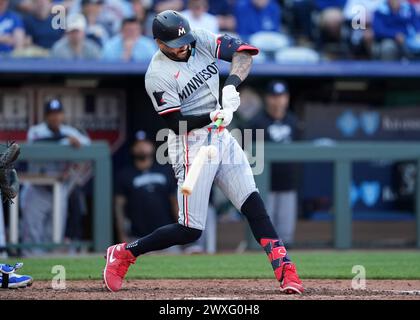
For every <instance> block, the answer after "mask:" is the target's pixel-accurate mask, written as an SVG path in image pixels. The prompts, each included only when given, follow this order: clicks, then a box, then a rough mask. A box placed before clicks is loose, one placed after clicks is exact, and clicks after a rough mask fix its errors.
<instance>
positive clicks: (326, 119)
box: [304, 104, 420, 141]
mask: <svg viewBox="0 0 420 320" xmlns="http://www.w3.org/2000/svg"><path fill="white" fill-rule="evenodd" d="M304 120H305V124H306V130H305V138H306V139H316V138H321V137H328V138H332V139H336V140H378V141H380V140H382V141H384V140H418V139H420V108H419V107H415V106H413V107H400V108H397V107H394V108H389V109H388V108H385V109H384V108H382V109H379V108H372V107H369V106H364V105H351V104H350V105H345V104H340V105H339V106H325V105H319V104H308V105H306V107H305V119H304Z"/></svg>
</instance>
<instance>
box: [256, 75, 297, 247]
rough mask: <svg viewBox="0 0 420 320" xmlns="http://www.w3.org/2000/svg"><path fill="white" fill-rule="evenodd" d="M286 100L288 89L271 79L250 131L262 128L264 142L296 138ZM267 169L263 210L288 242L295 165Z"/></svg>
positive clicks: (294, 202)
mask: <svg viewBox="0 0 420 320" xmlns="http://www.w3.org/2000/svg"><path fill="white" fill-rule="evenodd" d="M289 99H290V97H289V90H288V87H287V84H286V83H285V82H282V81H273V82H271V83H270V84H269V85H268V87H267V91H266V95H265V109H264V110H262V111H261V112H260V113H259V114H258V115H257V116H256V117H255V119H254V120H253V121H251V123H250V128H251V129H253V130H256V129H264V140H265V141H266V142H273V143H290V142H292V141H294V140H296V139H297V138H298V122H297V119H296V118H295V116H294V115H293V114H292V113H291V112H290V111H288V108H289ZM254 136H255V134H254ZM271 172H272V174H271V191H270V194H269V197H268V202H267V211H268V213H269V215H270V216H271V219H272V221H273V224H274V226H275V228H276V230H277V232H278V233H279V236H280V237H281V238H282V239H283V241H284V242H285V243H287V244H288V245H291V244H293V240H294V233H295V227H296V219H297V191H296V188H297V186H296V165H295V164H293V163H273V164H272V168H271Z"/></svg>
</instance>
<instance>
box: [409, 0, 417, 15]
mask: <svg viewBox="0 0 420 320" xmlns="http://www.w3.org/2000/svg"><path fill="white" fill-rule="evenodd" d="M408 2H410V3H411V4H412V5H413V7H414V9H416V12H417V14H419V13H420V0H409V1H408Z"/></svg>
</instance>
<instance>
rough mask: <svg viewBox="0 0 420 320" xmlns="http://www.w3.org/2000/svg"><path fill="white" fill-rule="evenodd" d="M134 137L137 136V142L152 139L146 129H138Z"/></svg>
mask: <svg viewBox="0 0 420 320" xmlns="http://www.w3.org/2000/svg"><path fill="white" fill-rule="evenodd" d="M134 138H135V142H137V141H150V139H149V135H148V134H147V133H146V131H143V130H139V131H137V132H136V134H135V136H134Z"/></svg>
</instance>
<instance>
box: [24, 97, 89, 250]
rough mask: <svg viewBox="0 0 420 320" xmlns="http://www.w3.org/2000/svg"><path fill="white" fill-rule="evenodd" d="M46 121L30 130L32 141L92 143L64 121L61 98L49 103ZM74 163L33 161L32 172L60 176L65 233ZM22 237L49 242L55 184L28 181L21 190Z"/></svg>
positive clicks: (26, 239)
mask: <svg viewBox="0 0 420 320" xmlns="http://www.w3.org/2000/svg"><path fill="white" fill-rule="evenodd" d="M44 113H45V121H44V122H41V123H40V124H37V125H34V126H32V127H30V128H29V130H28V135H27V136H28V143H34V144H35V143H38V142H50V143H57V144H61V145H68V146H72V147H74V148H80V147H81V146H87V145H90V143H91V140H90V138H89V137H88V136H87V135H86V134H84V133H82V132H80V131H79V130H78V129H76V128H74V127H72V126H69V125H66V124H64V116H65V115H64V111H63V105H62V104H61V102H60V101H59V100H57V99H52V100H50V101H48V102H47V103H46V104H45V108H44ZM70 169H71V168H70V164H69V163H68V162H65V161H41V162H30V163H29V164H28V172H29V173H30V174H35V175H40V174H42V175H47V176H52V177H55V178H57V179H60V181H61V183H60V189H61V201H60V204H61V208H60V214H61V221H63V223H62V225H61V227H62V230H61V234H62V235H63V234H64V229H65V227H66V223H65V222H66V220H67V205H68V199H69V195H70V193H71V192H72V190H73V188H74V181H72V180H74V177H72V175H71V174H69V172H70V171H69V170H70ZM20 205H21V210H22V241H23V242H29V243H36V244H40V243H46V242H51V241H52V210H53V207H52V206H53V193H52V190H51V188H49V187H46V186H36V185H32V184H29V183H25V184H24V185H23V187H22V191H21V201H20ZM42 253H44V250H38V249H34V250H26V251H25V252H24V254H26V255H31V254H42Z"/></svg>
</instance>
